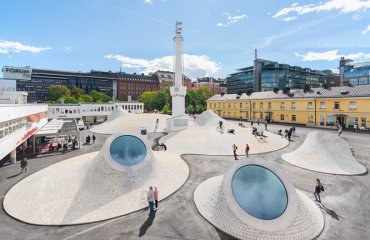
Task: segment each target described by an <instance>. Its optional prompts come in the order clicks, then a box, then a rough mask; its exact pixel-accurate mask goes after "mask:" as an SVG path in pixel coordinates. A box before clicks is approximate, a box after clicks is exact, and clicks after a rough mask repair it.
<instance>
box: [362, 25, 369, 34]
mask: <svg viewBox="0 0 370 240" xmlns="http://www.w3.org/2000/svg"><path fill="white" fill-rule="evenodd" d="M368 32H370V24H369V26H367V28H365V30H364V31H362V32H361V33H362V34H366V33H368Z"/></svg>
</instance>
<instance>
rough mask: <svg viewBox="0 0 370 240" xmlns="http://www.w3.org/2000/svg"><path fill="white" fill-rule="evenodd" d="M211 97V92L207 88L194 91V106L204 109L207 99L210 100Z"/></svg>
mask: <svg viewBox="0 0 370 240" xmlns="http://www.w3.org/2000/svg"><path fill="white" fill-rule="evenodd" d="M211 95H212V94H211V90H210V89H209V88H207V87H200V88H199V89H198V90H196V104H197V105H202V106H203V107H206V106H207V99H208V98H210V97H211Z"/></svg>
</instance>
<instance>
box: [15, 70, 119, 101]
mask: <svg viewBox="0 0 370 240" xmlns="http://www.w3.org/2000/svg"><path fill="white" fill-rule="evenodd" d="M52 85H63V86H66V87H67V88H69V89H72V88H73V87H78V88H81V89H83V90H84V91H85V92H86V93H90V92H91V91H92V90H97V91H100V92H103V93H105V94H107V95H108V96H111V97H114V98H116V97H117V73H112V72H99V71H90V72H89V73H81V72H66V71H56V70H44V69H32V73H31V78H30V79H17V91H25V92H28V102H30V103H33V102H39V103H42V102H46V101H47V99H46V96H47V93H48V90H49V87H50V86H52Z"/></svg>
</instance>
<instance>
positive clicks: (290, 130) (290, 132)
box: [288, 129, 293, 141]
mask: <svg viewBox="0 0 370 240" xmlns="http://www.w3.org/2000/svg"><path fill="white" fill-rule="evenodd" d="M292 132H293V130H292V129H289V131H288V140H289V141H290V138H291V137H292Z"/></svg>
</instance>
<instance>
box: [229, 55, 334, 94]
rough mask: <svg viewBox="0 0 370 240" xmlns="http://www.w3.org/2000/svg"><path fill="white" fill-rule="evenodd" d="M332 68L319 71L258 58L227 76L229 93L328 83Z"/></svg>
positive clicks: (299, 87)
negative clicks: (252, 63) (251, 64)
mask: <svg viewBox="0 0 370 240" xmlns="http://www.w3.org/2000/svg"><path fill="white" fill-rule="evenodd" d="M329 71H330V70H326V71H319V70H312V69H310V68H301V67H298V66H291V65H288V64H281V63H278V62H273V61H269V60H264V59H258V58H256V59H255V60H254V65H253V66H250V67H246V68H241V69H238V70H237V72H236V73H232V74H230V75H229V77H228V78H227V92H228V93H235V94H239V95H240V94H241V93H251V92H264V91H274V90H275V91H276V90H282V89H284V88H291V89H292V88H295V89H303V88H305V86H310V87H320V86H322V85H324V84H326V83H327V78H328V75H330V74H331V71H330V73H329Z"/></svg>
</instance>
